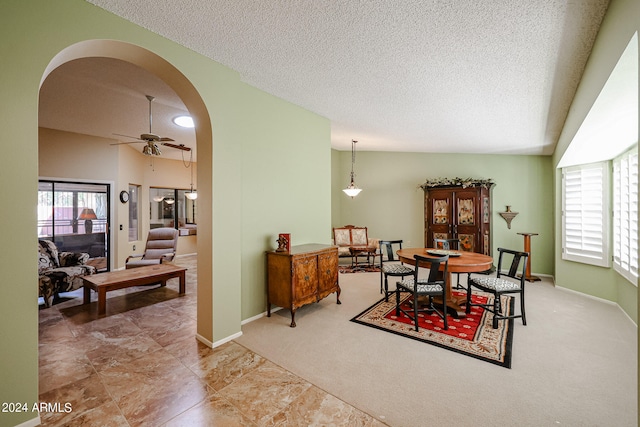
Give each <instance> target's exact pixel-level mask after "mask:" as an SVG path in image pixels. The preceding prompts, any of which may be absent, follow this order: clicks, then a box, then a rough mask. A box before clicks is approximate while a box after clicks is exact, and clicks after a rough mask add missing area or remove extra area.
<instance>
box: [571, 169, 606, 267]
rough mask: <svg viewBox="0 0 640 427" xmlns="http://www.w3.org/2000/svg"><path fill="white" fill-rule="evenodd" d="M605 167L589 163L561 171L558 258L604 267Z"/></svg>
mask: <svg viewBox="0 0 640 427" xmlns="http://www.w3.org/2000/svg"><path fill="white" fill-rule="evenodd" d="M608 173H609V171H608V167H607V163H593V164H589V165H581V166H574V167H570V168H564V169H563V170H562V184H563V185H562V190H563V191H562V196H563V197H562V202H563V209H562V214H563V215H562V224H563V233H562V237H563V239H562V240H563V241H562V258H563V259H566V260H569V261H577V262H583V263H587V264H593V265H598V266H603V267H606V266H608V265H609V248H608V231H607V230H608V215H607V212H606V206H607V205H608V187H609V185H608V182H609V180H608Z"/></svg>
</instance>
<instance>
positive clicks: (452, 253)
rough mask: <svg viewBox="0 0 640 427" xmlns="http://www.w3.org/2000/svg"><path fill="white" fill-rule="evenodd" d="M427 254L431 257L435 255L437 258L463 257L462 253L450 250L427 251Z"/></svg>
mask: <svg viewBox="0 0 640 427" xmlns="http://www.w3.org/2000/svg"><path fill="white" fill-rule="evenodd" d="M427 253H428V254H429V255H435V256H444V255H449V256H450V257H456V256H460V255H462V254H461V253H460V251H452V250H449V249H427Z"/></svg>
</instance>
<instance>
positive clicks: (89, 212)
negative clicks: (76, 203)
mask: <svg viewBox="0 0 640 427" xmlns="http://www.w3.org/2000/svg"><path fill="white" fill-rule="evenodd" d="M78 219H98V217H97V216H96V213H95V212H94V211H93V209H91V208H84V209H82V212H80V216H79V217H78Z"/></svg>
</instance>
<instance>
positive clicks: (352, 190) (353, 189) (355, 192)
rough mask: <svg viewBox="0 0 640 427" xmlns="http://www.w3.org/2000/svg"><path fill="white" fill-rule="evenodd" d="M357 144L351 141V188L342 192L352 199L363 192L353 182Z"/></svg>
mask: <svg viewBox="0 0 640 427" xmlns="http://www.w3.org/2000/svg"><path fill="white" fill-rule="evenodd" d="M357 142H358V141H356V140H355V139H352V140H351V183H349V186H348V187H347V188H345V189H344V190H342V191H344V193H345V194H346V195H347V196H350V197H351V198H352V199H353V198H354V197H356V196H357V195H358V194H360V192H361V191H362V189H361V188H358V187H357V186H356V183H355V182H354V181H353V177H354V173H353V165H355V163H356V143H357Z"/></svg>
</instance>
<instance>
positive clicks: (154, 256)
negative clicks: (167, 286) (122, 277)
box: [125, 227, 178, 268]
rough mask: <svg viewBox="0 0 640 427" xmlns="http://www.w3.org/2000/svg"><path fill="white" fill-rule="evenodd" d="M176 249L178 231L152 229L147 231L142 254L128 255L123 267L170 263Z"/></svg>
mask: <svg viewBox="0 0 640 427" xmlns="http://www.w3.org/2000/svg"><path fill="white" fill-rule="evenodd" d="M177 249H178V230H176V229H175V228H171V227H162V228H154V229H152V230H149V236H148V237H147V244H146V246H145V249H144V253H143V254H133V255H129V256H128V257H127V259H126V261H125V267H126V268H136V267H142V266H145V265H155V264H162V262H163V261H172V260H173V258H174V257H175V255H176V250H177ZM134 258H140V259H134Z"/></svg>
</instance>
